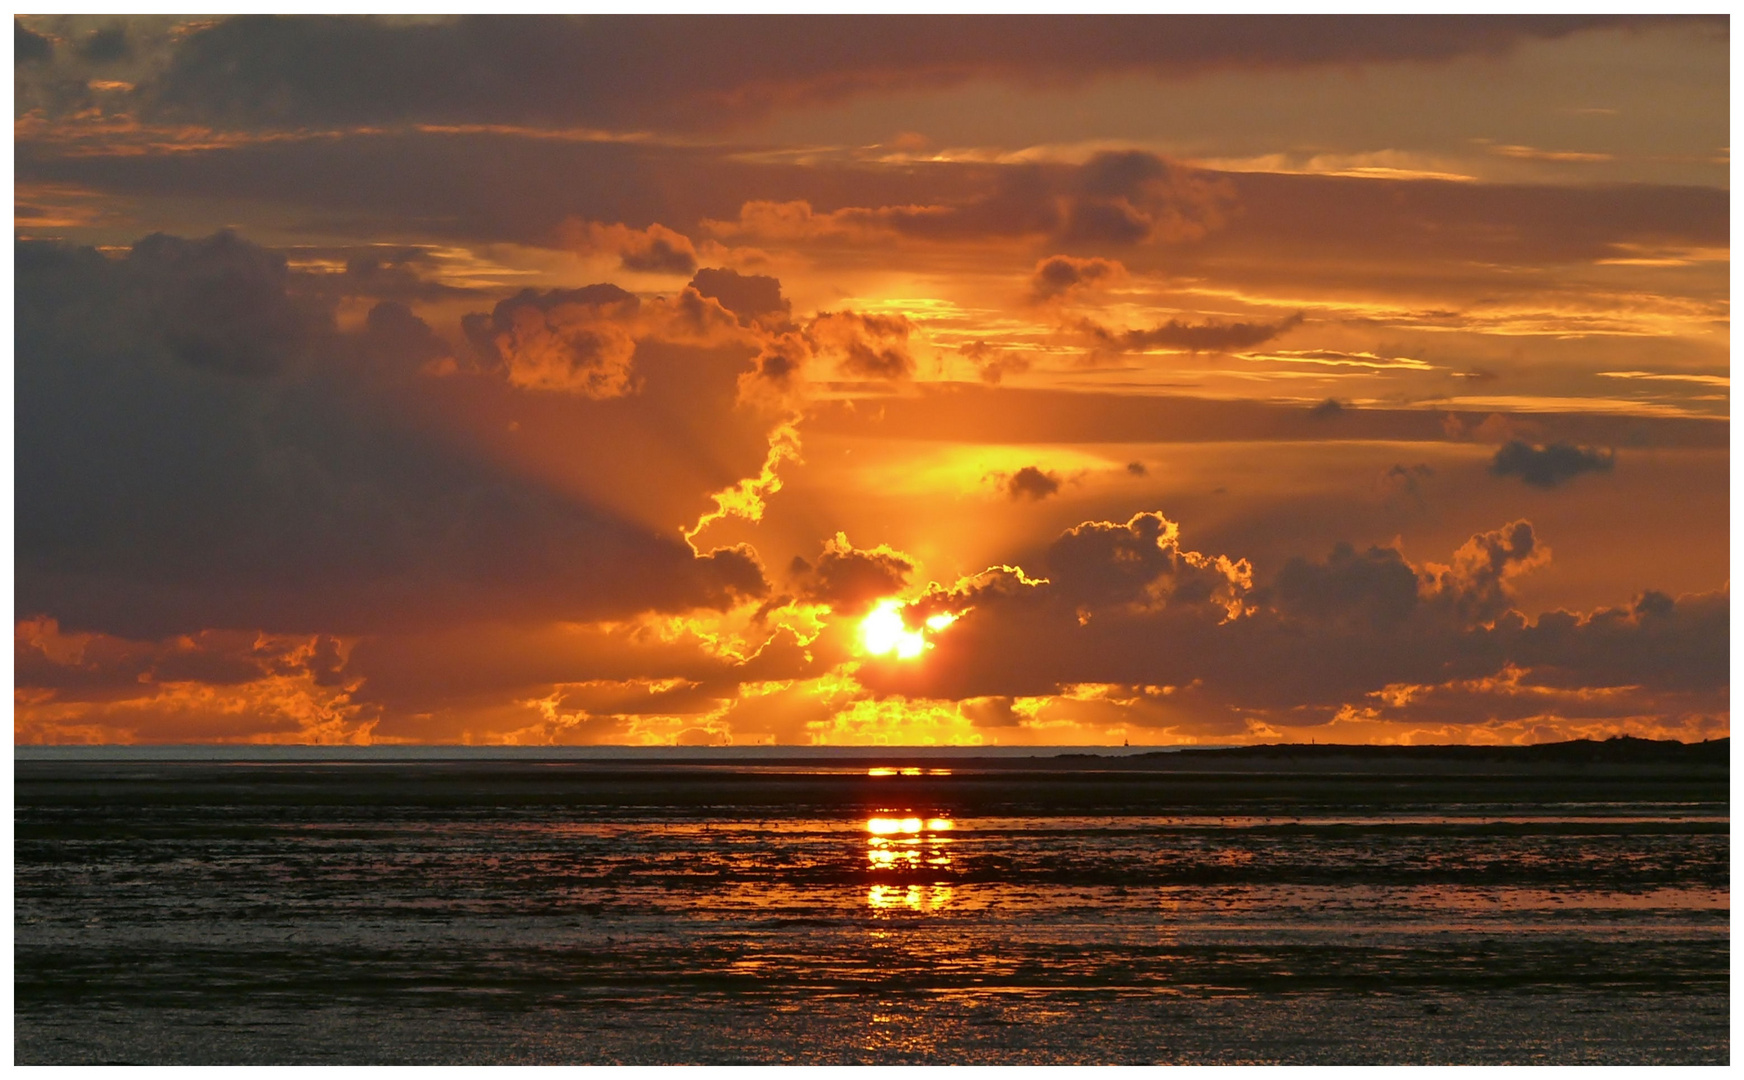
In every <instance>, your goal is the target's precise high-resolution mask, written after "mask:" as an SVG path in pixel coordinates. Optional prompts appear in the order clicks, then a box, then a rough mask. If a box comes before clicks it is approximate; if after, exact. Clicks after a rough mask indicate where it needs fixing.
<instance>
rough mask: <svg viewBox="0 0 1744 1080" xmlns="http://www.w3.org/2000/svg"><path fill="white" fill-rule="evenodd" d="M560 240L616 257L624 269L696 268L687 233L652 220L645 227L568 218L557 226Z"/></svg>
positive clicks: (658, 271)
mask: <svg viewBox="0 0 1744 1080" xmlns="http://www.w3.org/2000/svg"><path fill="white" fill-rule="evenodd" d="M558 238H559V242H560V243H562V244H563V245H564V246H565V247H570V248H574V249H577V250H580V251H585V252H605V253H608V254H612V255H616V256H617V257H618V265H619V266H620V267H622V268H623V269H625V270H634V271H638V272H640V273H647V274H689V273H692V272H694V271H695V270H696V247H695V245H693V244H692V243H691V241H690V237H688V236H685V235H684V234H682V233H678V232H674V231H673V230H671V229H668V228H667V227H666V226H664V225H661V224H660V223H658V222H655V223H653V224H651V225H649V226H648V227H647V228H644V229H632V228H630V227H629V226H627V225H621V224H620V225H603V224H601V223H599V222H597V221H578V220H575V219H570V220H568V221H565V222H564V223H563V224H562V225H561V226H560V227H559V228H558Z"/></svg>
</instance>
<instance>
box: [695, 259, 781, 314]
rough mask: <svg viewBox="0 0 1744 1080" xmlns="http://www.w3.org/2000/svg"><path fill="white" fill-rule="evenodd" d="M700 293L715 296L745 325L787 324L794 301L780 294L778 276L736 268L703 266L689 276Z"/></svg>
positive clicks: (700, 294)
mask: <svg viewBox="0 0 1744 1080" xmlns="http://www.w3.org/2000/svg"><path fill="white" fill-rule="evenodd" d="M690 287H691V288H692V289H695V290H696V292H697V294H698V295H699V296H706V297H709V298H710V299H712V300H717V301H719V302H720V305H721V306H722V307H724V308H726V309H727V310H728V311H730V312H732V313H733V314H734V315H735V316H737V317H738V319H739V321H740V322H741V323H744V324H746V325H751V324H759V325H763V326H767V327H771V328H780V327H782V326H785V325H787V323H788V317H789V315H790V314H791V313H792V311H793V304H792V303H791V302H790V301H789V300H788V299H787V298H786V297H784V296H782V295H781V282H780V280H778V279H776V278H772V277H766V276H764V275H762V274H741V273H739V272H738V271H737V270H727V269H719V268H712V267H711V268H704V269H702V270H698V271H697V272H696V276H695V277H693V278H691V279H690Z"/></svg>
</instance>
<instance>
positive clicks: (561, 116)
mask: <svg viewBox="0 0 1744 1080" xmlns="http://www.w3.org/2000/svg"><path fill="white" fill-rule="evenodd" d="M1641 21H1642V20H1641V19H1639V18H1637V19H1636V20H1634V22H1635V23H1639V22H1641ZM1710 21H1711V22H1712V20H1710ZM1629 24H1630V23H1629V22H1628V21H1626V20H1622V19H1619V18H1614V17H1603V16H1578V17H1577V16H1536V17H1530V18H1522V17H1513V18H1482V17H1466V16H1415V17H1392V16H1379V17H1377V16H1364V17H1354V18H1353V17H1331V16H1277V15H1269V16H1211V15H1197V16H1166V17H1158V16H1094V17H1090V16H1046V17H1036V18H1030V19H1023V20H1004V19H995V18H981V17H975V16H930V17H927V18H924V19H917V18H914V17H884V18H868V17H828V16H822V17H820V16H811V17H804V18H794V17H791V16H782V17H744V16H735V17H697V16H690V17H686V18H683V19H676V18H660V17H642V16H592V17H512V18H510V17H501V16H491V17H469V18H460V19H450V20H441V21H433V22H416V23H412V22H390V21H385V20H378V19H365V18H351V17H326V16H299V17H291V18H283V17H271V16H242V17H236V18H231V19H226V20H223V21H221V22H218V23H216V24H214V25H212V26H211V27H209V28H205V29H202V30H200V31H198V32H195V33H193V34H189V35H188V36H187V38H186V39H185V40H184V41H183V42H182V43H181V45H180V47H179V48H178V49H177V50H176V53H175V55H174V57H173V59H172V62H171V65H170V67H169V69H168V70H167V71H166V72H164V73H163V74H162V76H161V77H160V78H158V79H157V80H156V81H155V82H154V83H153V84H152V85H151V86H150V87H148V88H147V89H146V91H145V92H144V93H142V94H141V97H142V99H143V100H145V101H148V102H150V103H151V105H152V107H153V108H155V109H157V110H159V111H162V112H165V113H170V114H177V115H190V116H199V117H203V118H212V117H217V118H221V119H225V120H230V121H236V122H245V123H274V124H280V125H284V126H288V127H296V126H302V125H311V124H348V123H381V122H384V121H396V120H423V121H435V122H475V123H492V122H497V123H541V124H614V123H635V124H640V123H650V122H652V123H664V124H670V125H675V126H684V127H707V126H713V125H718V124H721V123H723V122H728V121H731V120H734V119H738V118H741V117H747V116H754V115H757V114H759V113H762V112H765V111H767V110H769V109H771V108H774V107H778V106H782V105H789V104H798V103H804V102H808V101H820V100H831V99H838V98H841V97H845V96H848V95H851V94H854V93H858V92H864V91H868V90H874V89H876V90H885V91H888V90H893V89H902V88H905V87H916V86H928V87H936V86H940V85H950V84H954V83H959V82H962V81H965V80H969V79H976V78H996V79H1006V80H1010V81H1015V82H1020V83H1038V82H1039V83H1055V84H1057V83H1059V82H1061V81H1068V82H1069V81H1080V80H1087V79H1091V78H1097V77H1104V76H1107V75H1111V74H1119V73H1125V72H1144V73H1148V74H1152V75H1155V76H1159V77H1179V76H1186V75H1192V74H1197V73H1201V72H1206V71H1215V70H1220V69H1230V68H1238V69H1277V68H1296V67H1305V66H1319V65H1328V64H1330V65H1349V64H1360V63H1364V62H1392V61H1411V60H1416V61H1432V60H1444V59H1448V58H1451V57H1455V56H1460V55H1467V54H1472V53H1477V54H1484V55H1494V54H1498V53H1502V52H1505V51H1507V50H1509V49H1510V48H1512V47H1513V46H1514V45H1516V44H1517V43H1519V42H1522V41H1528V40H1532V39H1544V38H1558V37H1562V36H1565V35H1567V34H1570V33H1574V32H1576V31H1579V30H1582V29H1586V28H1590V27H1600V26H1611V25H1629ZM1715 25H1716V26H1717V30H1716V32H1719V33H1724V26H1725V24H1724V22H1723V21H1718V22H1717V23H1715Z"/></svg>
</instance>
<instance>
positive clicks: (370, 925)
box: [14, 759, 1730, 1063]
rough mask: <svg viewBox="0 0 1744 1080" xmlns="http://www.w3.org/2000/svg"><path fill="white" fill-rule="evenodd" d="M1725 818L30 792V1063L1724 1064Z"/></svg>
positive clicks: (1000, 766)
mask: <svg viewBox="0 0 1744 1080" xmlns="http://www.w3.org/2000/svg"><path fill="white" fill-rule="evenodd" d="M905 773H906V775H905ZM1726 797H1727V796H1726V783H1725V781H1724V779H1723V778H1720V779H1717V780H1716V779H1714V778H1711V777H1710V778H1707V779H1699V780H1690V779H1688V778H1679V777H1669V778H1668V777H1664V776H1657V777H1653V776H1649V777H1633V778H1629V777H1623V778H1619V777H1608V778H1592V777H1585V778H1571V777H1548V778H1547V777H1522V776H1511V777H1498V776H1451V777H1450V776H1443V777H1422V776H1392V775H1321V776H1303V775H1289V776H1278V775H1248V776H1230V775H1219V776H1210V775H1201V774H1184V773H1180V772H1167V771H1160V772H1159V771H1155V770H1150V769H1146V768H1142V767H1126V766H1122V767H1118V768H1117V767H1114V766H1112V765H1110V764H1109V763H1106V762H1099V761H1095V760H1090V761H1085V760H1077V759H1075V760H1072V761H1053V762H1048V761H1041V762H1028V763H1023V762H1014V761H1005V762H982V763H979V764H977V763H974V762H968V763H965V762H961V761H934V762H930V763H922V764H906V765H905V763H904V762H900V761H891V762H887V763H883V764H880V763H876V762H873V763H858V764H848V763H839V762H838V763H830V762H824V763H817V762H800V763H789V764H772V765H758V764H755V763H747V762H737V763H732V764H724V765H715V766H686V765H680V764H673V763H656V762H630V763H625V762H617V763H598V762H594V763H588V762H575V761H565V762H551V763H538V762H525V761H521V762H420V763H407V764H397V765H395V764H383V763H379V762H377V763H350V764H343V763H329V764H319V765H316V764H307V763H302V764H299V763H282V762H281V763H273V764H258V763H257V764H227V763H218V762H205V763H188V762H182V763H174V762H130V763H110V764H103V763H94V762H59V763H43V762H20V763H18V765H17V795H16V806H15V820H16V825H15V834H16V842H17V846H16V861H15V867H14V869H15V901H16V916H15V918H16V923H15V934H16V946H15V954H14V955H15V961H16V972H17V974H16V983H15V989H16V1012H15V1030H16V1036H15V1038H16V1044H15V1055H16V1060H17V1061H18V1062H21V1063H23V1062H92V1061H97V1062H101V1061H137V1062H214V1063H221V1062H643V1063H654V1062H771V1061H784V1062H868V1063H870V1062H909V1063H932V1062H936V1063H949V1062H968V1063H1017V1062H1159V1061H1160V1062H1238V1061H1241V1062H1246V1061H1264V1062H1518V1063H1529V1062H1559V1063H1569V1062H1616V1063H1626V1062H1709V1063H1718V1062H1724V1061H1726V1060H1727V1059H1728V1057H1729V1054H1730V1041H1729V1033H1728V1009H1729V999H1728V978H1729V975H1728V972H1729V934H1728V922H1729V846H1728V837H1727V828H1728V825H1727V814H1728V806H1727V803H1726Z"/></svg>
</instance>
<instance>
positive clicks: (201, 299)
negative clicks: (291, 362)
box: [127, 232, 329, 375]
mask: <svg viewBox="0 0 1744 1080" xmlns="http://www.w3.org/2000/svg"><path fill="white" fill-rule="evenodd" d="M127 267H128V269H129V270H131V271H133V275H132V276H133V280H134V281H136V282H138V283H139V284H140V285H142V286H143V288H144V291H145V292H146V296H144V297H142V298H141V299H142V300H143V302H144V304H145V305H146V308H147V311H148V312H149V315H150V316H151V319H150V321H151V324H152V328H153V330H154V331H155V334H156V337H157V338H158V340H159V341H160V342H161V343H162V344H163V345H164V346H165V347H167V348H168V349H169V351H170V352H171V353H172V354H173V355H174V356H175V357H176V358H177V359H178V360H181V361H182V362H184V363H186V364H188V365H189V366H191V367H196V368H206V369H209V370H212V371H222V372H227V373H230V374H234V375H270V374H273V373H274V372H277V371H279V370H280V369H281V368H282V367H283V366H284V365H285V363H286V361H287V359H288V358H289V357H290V356H292V355H294V354H297V353H299V352H301V351H302V350H304V349H306V348H307V347H308V346H309V344H310V341H311V335H312V333H313V332H314V331H315V328H316V327H318V326H319V325H321V324H322V323H323V322H324V321H325V320H326V319H327V318H328V317H329V316H328V314H327V312H325V311H323V310H320V309H319V308H318V307H316V306H315V305H312V304H310V303H307V302H304V301H300V300H299V299H298V298H297V297H295V296H293V295H291V294H290V293H288V292H287V291H286V286H287V283H288V271H287V270H286V268H285V260H284V259H283V258H281V257H279V256H275V255H271V254H269V253H267V252H265V251H262V250H261V249H260V248H258V247H255V246H254V245H252V244H249V243H247V242H245V241H243V240H241V239H239V238H238V237H237V236H236V235H235V234H234V233H230V232H220V233H216V234H214V235H213V236H210V237H208V238H206V239H204V240H183V239H181V238H180V237H175V236H166V235H164V234H162V233H158V234H155V235H152V236H148V237H146V238H145V239H143V240H141V241H139V242H138V243H137V244H135V245H134V246H133V249H132V251H131V252H129V254H128V257H127Z"/></svg>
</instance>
